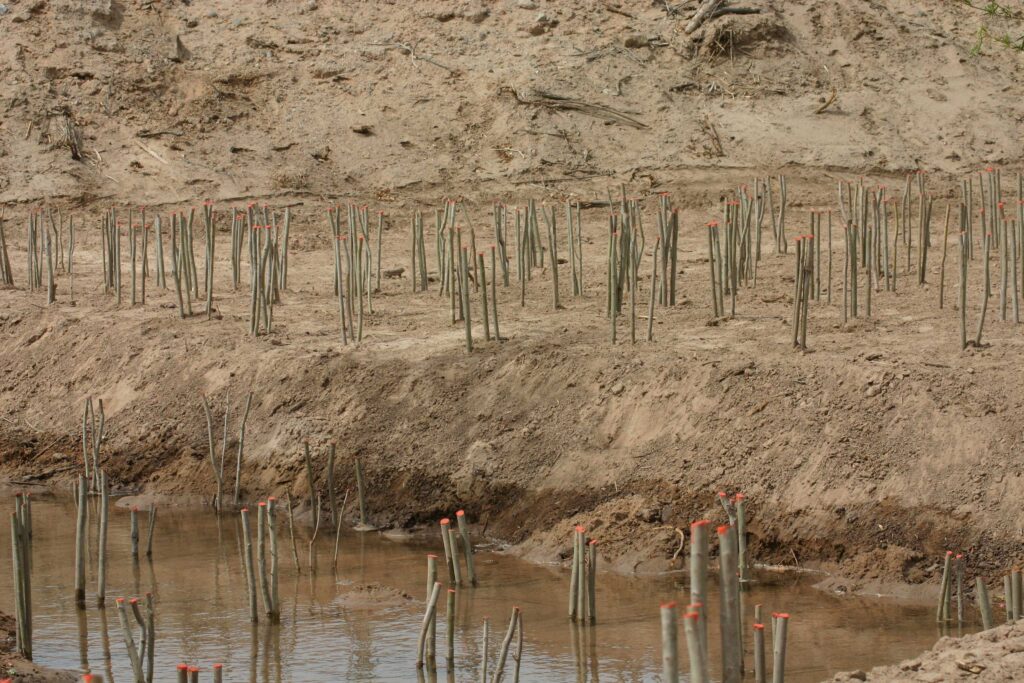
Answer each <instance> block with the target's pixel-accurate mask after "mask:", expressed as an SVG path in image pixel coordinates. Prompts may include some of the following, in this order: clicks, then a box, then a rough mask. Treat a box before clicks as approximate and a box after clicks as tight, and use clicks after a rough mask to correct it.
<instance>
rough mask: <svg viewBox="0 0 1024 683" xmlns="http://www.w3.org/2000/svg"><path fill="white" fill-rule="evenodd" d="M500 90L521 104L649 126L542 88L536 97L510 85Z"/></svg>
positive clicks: (633, 125) (605, 107)
mask: <svg viewBox="0 0 1024 683" xmlns="http://www.w3.org/2000/svg"><path fill="white" fill-rule="evenodd" d="M498 92H499V93H503V92H508V93H511V94H512V96H513V97H514V98H515V99H516V102H518V103H519V104H526V105H530V106H534V107H544V108H545V109H552V110H562V111H578V112H580V113H581V114H587V115H588V116H593V117H594V118H598V119H604V120H605V121H611V122H612V123H618V124H621V125H624V126H630V127H631V128H637V129H640V130H643V129H646V128H649V126H648V125H647V124H645V123H642V122H641V121H638V120H636V119H635V118H633V117H632V116H629V115H628V114H626V113H624V112H621V111H619V110H617V109H613V108H611V107H608V106H605V105H603V104H593V103H591V102H585V101H583V100H576V99H572V98H570V97H563V96H561V95H555V94H553V93H549V92H544V91H540V90H538V91H537V92H536V96H535V97H533V98H526V97H523V96H522V95H520V94H519V93H518V92H517V91H516V89H515V88H513V87H512V86H510V85H505V86H502V87H501V88H499V89H498Z"/></svg>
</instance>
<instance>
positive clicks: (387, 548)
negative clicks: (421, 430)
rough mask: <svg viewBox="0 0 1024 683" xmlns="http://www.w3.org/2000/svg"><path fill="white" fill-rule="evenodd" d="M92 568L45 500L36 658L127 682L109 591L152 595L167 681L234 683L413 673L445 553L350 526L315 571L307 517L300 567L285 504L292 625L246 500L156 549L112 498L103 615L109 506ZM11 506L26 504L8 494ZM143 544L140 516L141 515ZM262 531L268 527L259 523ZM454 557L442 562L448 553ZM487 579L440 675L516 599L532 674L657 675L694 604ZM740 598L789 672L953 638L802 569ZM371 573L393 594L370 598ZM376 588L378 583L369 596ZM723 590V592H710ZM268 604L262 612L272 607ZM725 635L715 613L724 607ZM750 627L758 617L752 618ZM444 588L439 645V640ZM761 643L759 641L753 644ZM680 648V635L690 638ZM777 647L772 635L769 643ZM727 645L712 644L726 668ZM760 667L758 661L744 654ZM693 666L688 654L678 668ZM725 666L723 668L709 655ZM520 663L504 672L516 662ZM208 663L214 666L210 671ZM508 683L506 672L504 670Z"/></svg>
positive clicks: (499, 627)
mask: <svg viewBox="0 0 1024 683" xmlns="http://www.w3.org/2000/svg"><path fill="white" fill-rule="evenodd" d="M90 504H91V506H92V507H91V509H90V511H91V514H90V521H89V526H90V565H89V570H88V576H89V583H88V603H87V609H86V610H85V611H79V610H77V609H76V608H75V604H74V566H73V565H74V555H75V548H74V546H75V510H74V505H73V504H72V503H71V502H70V501H67V500H59V499H58V500H55V499H51V498H35V499H34V503H33V506H32V514H33V527H34V549H33V553H34V555H33V562H34V565H33V610H34V615H35V618H34V627H35V635H34V642H33V646H34V651H35V654H36V657H35V659H36V661H37V663H39V664H43V665H47V666H52V667H57V668H66V669H73V670H79V671H85V670H87V669H91V670H92V671H94V672H97V673H103V674H105V675H106V676H107V680H113V681H118V682H127V681H130V680H131V669H130V666H129V663H128V657H127V654H126V650H125V646H124V643H123V640H122V635H121V630H120V623H119V621H118V615H117V610H116V608H115V607H114V598H115V597H117V596H126V597H127V596H141V595H144V594H145V593H146V592H152V593H153V595H154V596H155V598H156V603H157V606H156V631H157V647H156V680H172V676H173V672H174V668H175V665H176V664H177V663H179V662H187V663H190V664H195V665H197V666H200V667H201V668H203V669H205V670H206V671H207V672H208V671H209V667H210V665H211V664H213V663H214V662H220V663H223V664H224V666H225V671H226V675H225V680H228V681H252V682H255V681H260V682H270V681H274V682H276V681H311V682H313V681H317V682H319V681H341V680H343V681H414V680H416V670H415V664H414V663H415V649H416V639H417V636H418V633H419V624H420V620H421V618H422V613H423V603H424V600H425V597H426V590H427V586H426V559H425V556H426V554H427V553H428V552H434V553H437V554H442V550H441V548H440V542H439V539H438V542H436V543H434V542H433V538H432V537H431V535H428V536H426V537H424V538H418V539H413V540H410V541H407V542H395V541H393V540H389V539H388V538H385V537H384V536H382V535H380V534H378V533H356V532H343V535H342V538H341V556H340V559H339V562H338V568H337V572H335V571H333V569H332V564H333V563H332V555H333V546H334V539H333V537H331V538H329V536H331V534H324V533H321V535H320V538H319V539H318V541H317V544H316V546H315V548H316V552H317V556H318V562H317V564H318V567H319V571H318V572H317V573H316V574H315V575H311V574H310V573H309V572H308V570H307V568H306V566H305V565H306V562H307V548H308V546H307V543H308V537H309V530H306V529H297V530H296V533H297V534H298V536H299V539H298V547H299V559H300V562H301V563H302V565H303V568H302V572H301V574H299V573H297V572H296V571H295V568H294V564H293V561H292V556H291V546H290V543H289V541H288V535H287V525H286V522H285V515H284V513H283V511H282V513H281V514H280V515H279V520H280V521H279V527H280V531H279V534H280V538H281V542H282V543H281V548H280V560H281V566H282V575H281V580H280V593H281V601H282V623H281V625H280V626H271V625H269V624H267V623H265V622H261V623H260V624H259V625H258V626H255V627H254V626H252V625H251V624H250V623H249V616H248V602H247V592H246V584H245V572H244V566H243V564H242V555H241V544H240V539H241V528H240V524H239V523H238V519H237V517H238V515H237V514H236V513H232V514H228V515H225V516H223V517H221V518H220V519H218V518H217V517H215V516H214V515H213V513H212V512H209V511H175V510H171V509H161V510H160V511H159V515H158V521H157V532H156V536H155V542H154V553H153V560H152V561H151V562H150V561H147V560H146V559H145V558H144V557H143V558H142V560H141V561H140V562H139V563H138V564H137V565H136V564H134V563H133V562H132V561H131V558H130V539H129V522H128V520H129V517H128V513H127V511H125V510H120V509H116V508H115V509H112V510H111V514H110V532H109V534H110V535H109V541H108V543H109V558H110V559H109V568H108V579H107V602H108V607H107V608H106V609H105V610H102V609H98V608H97V607H96V604H95V588H96V580H95V565H96V528H95V527H96V520H97V519H98V516H97V514H96V508H95V505H96V501H90ZM0 507H2V508H3V509H4V510H5V511H6V512H7V513H10V511H11V510H12V509H13V499H12V498H11V497H9V496H6V497H5V499H4V500H3V501H2V504H0ZM140 526H141V527H142V536H143V543H144V540H145V531H146V515H145V512H143V513H140ZM254 526H255V524H254ZM0 527H2V529H3V531H2V532H0V533H2V534H3V536H2V541H0V609H3V610H4V611H6V612H8V613H13V596H12V579H11V560H10V552H11V543H10V538H9V534H10V527H9V525H7V524H4V525H0ZM441 564H442V567H443V560H442V563H441ZM476 566H477V573H478V575H479V577H480V585H479V586H478V587H476V588H472V589H471V588H464V589H459V591H458V594H457V601H456V629H455V643H456V663H455V669H454V676H452V675H450V673H449V672H448V671H447V669H446V667H445V662H444V657H443V656H442V657H440V658H439V669H438V674H437V677H438V680H442V681H443V680H457V681H459V682H460V683H461V682H462V681H475V680H479V676H480V673H479V669H478V667H479V665H480V655H481V643H480V639H481V632H482V630H481V624H482V622H483V619H484V618H485V617H489V618H490V620H491V634H492V635H491V643H492V645H491V650H490V654H491V662H492V664H491V667H492V670H493V662H494V659H495V658H496V649H497V645H498V643H499V642H500V640H501V637H502V635H503V634H504V630H505V628H506V627H507V624H508V620H509V616H510V612H511V608H512V606H513V605H518V606H519V607H521V608H522V610H523V622H524V633H525V646H524V653H523V660H522V674H523V675H522V680H523V681H544V682H552V683H557V682H561V681H566V682H568V681H609V682H611V681H623V682H630V683H633V682H641V681H659V680H660V679H661V677H660V667H661V664H660V632H659V629H660V626H659V616H658V605H659V602H660V601H663V600H668V599H679V600H680V601H682V602H683V604H685V603H686V602H688V600H687V599H686V595H687V594H685V593H684V591H686V590H687V584H686V583H685V577H684V576H683V575H681V574H680V575H669V576H658V577H626V576H619V575H612V574H603V573H602V574H599V576H598V581H597V583H598V586H597V608H598V622H599V623H598V624H597V625H596V626H594V627H590V628H583V629H579V628H575V627H573V626H571V625H570V624H569V623H568V621H567V618H566V612H567V602H568V598H567V595H568V584H569V581H568V572H567V571H566V570H564V569H561V568H557V567H547V566H538V565H534V564H529V563H526V562H523V561H521V560H518V559H516V558H514V557H509V556H507V555H503V554H499V553H494V552H488V551H486V550H485V551H481V552H480V553H479V554H478V555H477V558H476ZM759 578H760V579H761V580H760V581H759V582H758V583H757V584H755V585H754V586H752V588H751V590H750V591H749V592H746V593H745V594H744V611H745V615H744V620H745V623H747V624H749V623H751V622H752V618H753V617H752V615H753V605H754V604H756V603H760V604H762V605H763V606H764V611H765V614H769V613H770V612H772V611H786V612H789V613H790V614H791V615H792V617H791V620H790V628H789V636H788V641H789V655H788V661H787V675H786V680H787V681H794V682H798V683H799V682H802V681H819V680H822V679H824V678H826V677H827V676H829V675H831V673H833V672H835V671H839V670H844V669H857V668H861V669H867V668H870V667H871V666H874V665H876V664H885V663H893V662H896V661H899V660H901V659H904V658H907V657H911V656H915V655H917V654H918V653H920V652H921V651H923V650H925V649H927V648H929V647H931V645H932V644H933V643H934V641H935V640H936V638H937V637H938V636H939V635H941V634H940V633H939V632H938V630H937V627H936V625H935V623H934V613H933V610H931V609H928V608H925V607H918V606H911V605H904V604H899V603H896V602H893V601H884V600H872V599H866V598H857V597H849V596H843V597H838V596H833V595H830V594H826V593H822V592H820V591H818V590H815V589H813V588H811V587H810V586H809V585H808V580H807V578H806V577H801V576H799V575H778V574H771V573H762V574H760V575H759ZM367 584H379V585H381V586H385V587H389V588H392V589H396V590H397V591H399V592H402V593H405V594H407V595H408V596H411V599H405V598H402V597H400V596H398V595H395V594H393V593H392V592H391V591H389V590H384V591H381V594H382V596H383V597H380V598H377V599H367V597H366V596H367V592H366V590H365V589H364V587H365V586H366V585H367ZM371 594H372V595H376V593H371ZM716 600H717V597H716V598H715V599H713V600H711V602H712V603H715V602H716ZM261 617H262V615H261ZM710 618H711V622H710V623H711V624H712V629H711V634H710V639H711V641H712V646H714V644H715V643H717V640H718V638H717V628H716V627H715V626H716V624H717V621H716V619H717V616H716V615H715V614H712V615H711V617H710ZM747 632H748V633H749V629H747ZM444 638H445V619H444V606H443V600H442V602H441V604H440V605H439V619H438V651H439V653H441V654H443V652H444ZM745 645H746V646H747V650H748V653H749V648H750V643H749V641H748V642H746V643H745ZM680 647H681V651H682V652H685V643H684V642H683V639H682V638H681V640H680ZM769 647H770V645H769ZM718 656H719V655H718V652H717V650H714V651H713V652H712V655H711V662H712V664H713V666H714V665H715V664H716V663H717V662H718ZM747 662H748V666H752V664H750V662H751V659H750V656H749V654H748V656H747ZM686 666H687V665H686V663H685V661H684V662H683V667H684V668H685V667H686ZM714 668H716V669H717V666H714ZM510 671H511V669H509V672H510ZM208 676H209V673H207V674H205V675H204V676H203V678H204V679H207V680H208ZM506 680H509V679H506Z"/></svg>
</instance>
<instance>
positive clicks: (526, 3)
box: [516, 0, 537, 9]
mask: <svg viewBox="0 0 1024 683" xmlns="http://www.w3.org/2000/svg"><path fill="white" fill-rule="evenodd" d="M516 7H518V8H519V9H537V3H536V2H534V1H533V0H518V2H516Z"/></svg>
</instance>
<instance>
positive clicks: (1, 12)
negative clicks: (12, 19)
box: [0, 3, 10, 17]
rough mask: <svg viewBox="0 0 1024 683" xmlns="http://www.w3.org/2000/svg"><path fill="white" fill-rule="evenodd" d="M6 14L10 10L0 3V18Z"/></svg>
mask: <svg viewBox="0 0 1024 683" xmlns="http://www.w3.org/2000/svg"><path fill="white" fill-rule="evenodd" d="M8 12H10V10H9V9H7V5H5V4H3V3H0V17H2V16H3V15H5V14H7V13H8Z"/></svg>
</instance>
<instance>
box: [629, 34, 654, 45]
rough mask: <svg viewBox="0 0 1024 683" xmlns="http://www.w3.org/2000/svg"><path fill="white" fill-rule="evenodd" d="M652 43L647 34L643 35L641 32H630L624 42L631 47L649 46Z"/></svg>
mask: <svg viewBox="0 0 1024 683" xmlns="http://www.w3.org/2000/svg"><path fill="white" fill-rule="evenodd" d="M650 44H651V41H650V40H649V39H648V38H647V36H644V35H641V34H639V33H631V34H629V35H628V36H626V40H625V42H623V45H625V46H626V47H631V48H638V47H647V46H648V45H650Z"/></svg>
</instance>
